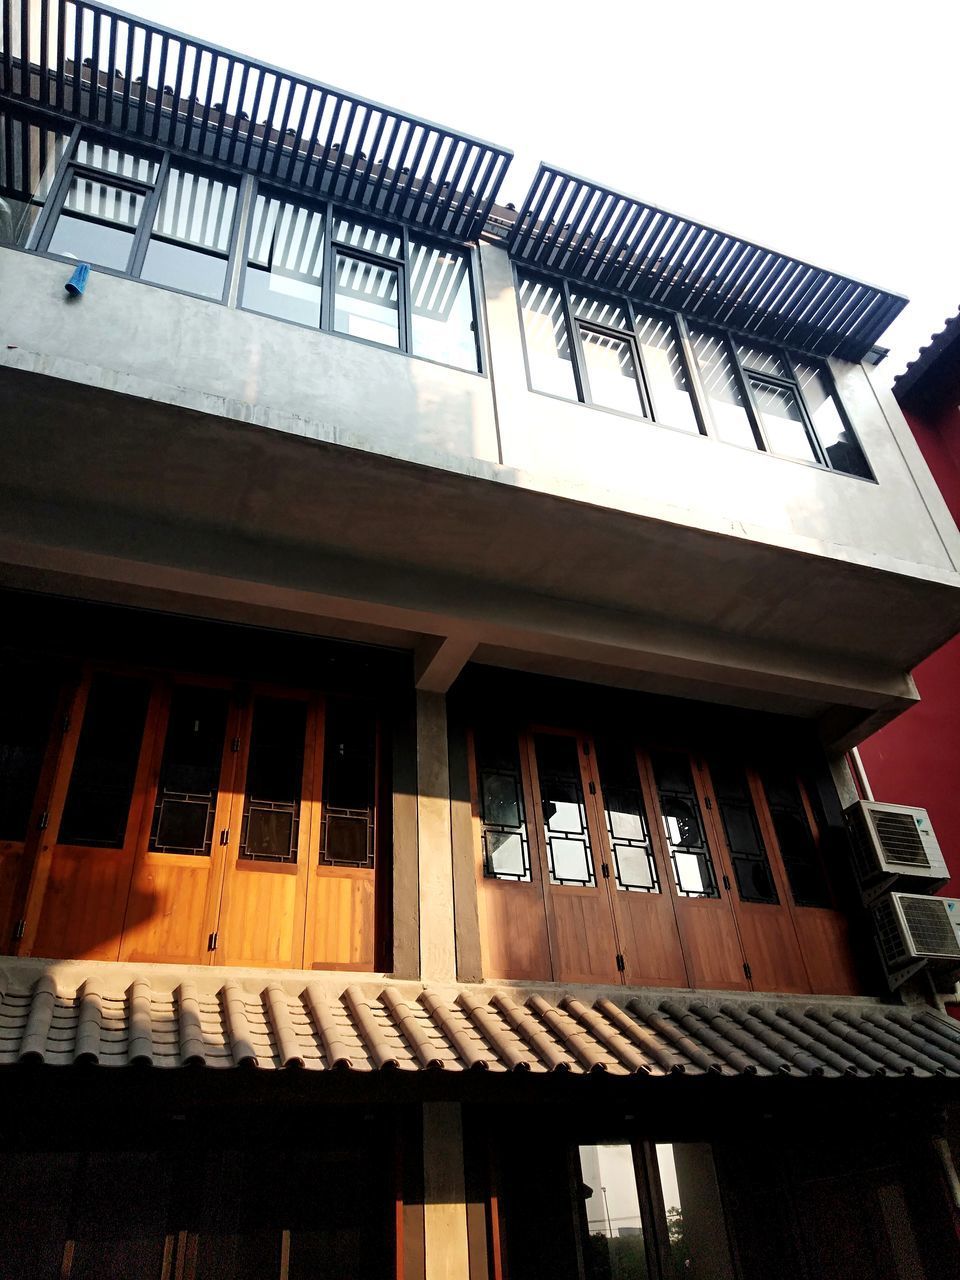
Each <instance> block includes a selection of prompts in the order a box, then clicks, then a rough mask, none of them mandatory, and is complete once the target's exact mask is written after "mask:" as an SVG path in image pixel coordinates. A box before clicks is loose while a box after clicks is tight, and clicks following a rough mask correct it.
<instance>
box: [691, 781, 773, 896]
mask: <svg viewBox="0 0 960 1280" xmlns="http://www.w3.org/2000/svg"><path fill="white" fill-rule="evenodd" d="M708 769H709V771H710V780H711V782H712V783H713V794H714V799H715V800H716V804H717V810H718V812H719V814H720V820H721V823H722V824H723V833H724V836H725V837H726V841H727V848H728V849H729V850H730V862H731V864H732V866H733V874H734V877H735V879H736V882H737V892H738V893H739V895H740V898H741V901H743V902H762V903H769V904H770V905H777V904H778V903H779V901H780V899H779V897H778V895H777V889H776V885H775V884H774V883H773V873H772V872H771V870H770V862H769V859H768V857H767V849H766V845H765V844H764V841H763V835H762V834H761V831H760V822H759V819H758V818H757V812H756V809H755V807H754V803H753V797H752V796H751V794H750V783H749V781H748V780H747V775H746V772H745V770H744V768H743V766H742V765H739V764H735V763H732V762H730V761H726V760H720V759H717V758H716V757H715V758H713V759H711V760H709V761H708Z"/></svg>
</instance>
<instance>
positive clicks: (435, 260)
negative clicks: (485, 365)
mask: <svg viewBox="0 0 960 1280" xmlns="http://www.w3.org/2000/svg"><path fill="white" fill-rule="evenodd" d="M410 305H411V309H412V315H411V340H412V344H413V354H414V355H416V356H426V357H428V359H430V360H438V361H439V362H440V363H441V364H449V365H453V366H454V367H455V368H457V369H470V370H473V371H476V369H477V367H478V366H477V335H476V326H475V325H474V321H473V297H472V294H471V289H470V262H469V258H468V257H467V255H466V254H465V253H460V252H457V251H455V250H453V249H441V248H439V247H437V246H436V245H429V244H422V243H419V242H418V241H416V240H414V239H413V238H411V240H410Z"/></svg>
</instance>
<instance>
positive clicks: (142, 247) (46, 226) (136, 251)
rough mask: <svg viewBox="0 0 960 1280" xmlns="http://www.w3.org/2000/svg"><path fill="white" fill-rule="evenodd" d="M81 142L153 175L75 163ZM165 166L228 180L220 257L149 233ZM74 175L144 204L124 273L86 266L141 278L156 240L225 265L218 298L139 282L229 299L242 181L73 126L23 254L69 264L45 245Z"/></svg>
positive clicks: (166, 172) (159, 151)
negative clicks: (151, 169)
mask: <svg viewBox="0 0 960 1280" xmlns="http://www.w3.org/2000/svg"><path fill="white" fill-rule="evenodd" d="M81 141H87V142H94V143H99V144H101V145H103V146H105V147H111V148H114V149H116V150H120V151H125V152H127V153H129V154H131V155H134V156H138V157H140V158H142V159H144V160H148V161H152V162H153V163H155V164H156V165H157V172H156V176H155V177H154V178H153V180H152V181H150V180H147V179H141V178H131V177H127V176H126V175H123V174H114V173H111V172H110V171H109V170H108V169H101V168H98V167H97V166H96V165H89V164H85V163H83V162H82V161H79V160H77V158H76V155H77V149H78V147H79V145H80V142H81ZM171 168H173V169H176V170H179V171H181V172H184V173H190V174H194V175H197V176H200V177H206V178H209V179H210V180H212V181H217V182H224V183H227V182H230V181H231V180H232V181H233V182H234V183H235V184H236V189H237V198H236V201H235V205H234V210H233V214H232V219H231V227H230V247H229V249H228V250H227V251H226V252H225V253H224V252H223V251H221V250H218V249H210V248H207V247H206V246H205V245H194V244H189V243H188V242H186V241H182V240H178V239H176V238H175V237H171V236H168V235H164V234H163V233H162V232H156V231H155V230H154V228H155V224H156V221H157V214H158V212H159V207H160V200H161V198H162V196H163V192H164V190H165V188H166V183H167V178H168V176H169V173H170V170H171ZM75 175H79V176H80V177H83V178H86V179H87V180H89V181H92V182H102V183H104V184H105V185H107V186H114V187H118V188H120V189H121V190H124V191H131V192H134V193H135V194H138V195H141V196H142V197H143V200H144V204H143V209H142V210H141V213H140V217H139V220H138V222H137V225H136V227H135V228H134V231H133V241H132V244H131V249H130V256H129V258H128V260H127V265H126V268H125V269H124V270H120V269H119V268H117V267H108V266H104V265H101V264H100V263H92V264H91V266H92V268H93V269H94V270H96V271H102V272H105V273H106V274H107V275H112V276H117V277H119V278H120V279H124V280H141V272H142V271H143V265H144V261H145V259H146V256H147V250H148V248H149V247H150V242H151V240H154V239H156V240H158V241H161V242H162V243H164V244H172V245H179V246H181V247H183V248H187V249H189V250H190V251H191V252H194V253H203V254H206V255H208V256H209V257H211V258H219V259H220V260H221V261H223V262H225V264H226V270H225V271H224V283H223V289H222V291H221V294H220V297H219V298H211V297H209V296H208V295H205V294H199V293H194V292H192V291H191V290H189V289H180V288H178V287H177V286H176V285H169V284H162V283H160V282H158V281H153V280H143V281H142V283H143V284H148V285H150V286H151V287H153V288H158V289H169V290H171V292H173V293H180V294H183V295H185V296H186V297H190V298H203V299H204V300H205V301H207V302H214V303H220V304H224V303H226V302H227V300H228V298H229V295H230V284H231V274H232V266H233V263H234V261H235V257H236V253H237V241H238V236H239V231H240V224H241V208H242V204H243V183H242V179H241V178H240V177H239V176H238V175H236V174H229V173H227V171H225V170H220V169H217V168H216V167H215V166H210V165H204V164H195V163H193V162H192V161H181V160H180V158H179V157H177V156H174V155H173V154H172V153H171V152H170V151H165V150H163V149H162V148H155V147H150V146H144V145H142V144H141V143H139V142H136V141H130V140H127V139H126V138H124V137H122V136H119V135H117V134H113V133H101V132H99V131H98V130H96V129H95V128H94V129H91V128H89V127H87V126H82V125H77V126H76V127H75V128H74V129H73V132H72V134H71V136H70V141H69V143H68V145H67V147H66V148H65V149H64V153H63V155H62V156H61V158H60V162H59V165H58V169H57V174H56V177H55V178H54V180H53V183H52V184H51V188H50V192H49V194H48V196H47V199H46V201H45V202H44V205H43V207H42V209H41V212H40V216H39V217H38V219H37V222H36V224H35V226H34V229H33V233H32V235H31V237H30V238H31V241H32V245H27V246H25V247H26V248H27V250H28V252H33V253H38V254H43V255H44V256H46V257H49V258H55V259H56V260H57V261H59V262H74V261H75V259H73V258H68V257H66V256H65V255H64V254H60V253H57V252H56V251H55V250H51V249H50V241H51V240H52V238H53V235H54V233H55V231H56V228H57V224H58V222H59V220H60V216H61V214H62V212H63V206H64V204H65V202H66V199H67V195H68V193H69V191H70V185H71V182H72V180H73V178H74V176H75ZM69 213H70V216H71V217H77V218H81V219H83V220H84V221H87V222H94V223H97V224H99V225H109V224H104V223H102V222H101V220H100V219H98V218H92V217H90V216H89V215H87V214H84V213H77V212H75V211H73V210H71V211H69ZM33 246H35V247H33Z"/></svg>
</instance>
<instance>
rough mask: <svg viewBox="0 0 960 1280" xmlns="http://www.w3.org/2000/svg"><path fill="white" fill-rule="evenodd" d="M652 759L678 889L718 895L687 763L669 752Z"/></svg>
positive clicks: (689, 894)
mask: <svg viewBox="0 0 960 1280" xmlns="http://www.w3.org/2000/svg"><path fill="white" fill-rule="evenodd" d="M652 760H653V772H654V776H655V778H656V782H657V793H658V795H659V798H660V813H661V816H662V819H663V830H664V833H665V835H666V837H667V844H668V846H669V848H670V861H671V864H672V866H673V878H674V882H675V884H676V886H677V892H678V893H679V894H681V895H682V896H683V897H689V898H716V897H719V889H718V887H717V878H716V875H715V873H714V868H713V858H712V857H711V856H710V850H709V848H708V846H707V837H706V832H705V831H704V827H703V819H702V817H701V814H700V803H699V801H698V799H697V793H696V789H695V788H694V785H693V775H692V773H691V771H690V763H689V761H688V760H687V758H686V757H685V756H682V755H680V753H679V752H670V751H658V752H656V753H655V754H654V755H653V757H652Z"/></svg>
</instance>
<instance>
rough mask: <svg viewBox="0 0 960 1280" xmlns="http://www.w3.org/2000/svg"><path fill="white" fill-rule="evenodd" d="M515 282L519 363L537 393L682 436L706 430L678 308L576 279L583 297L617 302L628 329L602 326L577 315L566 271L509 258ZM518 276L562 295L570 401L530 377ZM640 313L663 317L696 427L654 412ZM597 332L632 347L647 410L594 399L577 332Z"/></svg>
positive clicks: (640, 393) (528, 385) (686, 339)
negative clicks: (534, 267)
mask: <svg viewBox="0 0 960 1280" xmlns="http://www.w3.org/2000/svg"><path fill="white" fill-rule="evenodd" d="M512 267H513V282H514V292H515V295H516V299H517V312H518V316H519V320H520V336H521V343H522V347H523V363H524V369H525V371H526V375H527V389H528V390H529V391H532V392H533V393H534V394H535V395H543V396H549V397H551V398H552V399H554V400H563V401H565V402H566V403H567V404H584V405H587V406H588V407H589V408H591V409H599V410H600V411H601V412H603V413H614V414H616V415H617V416H618V417H621V418H630V419H633V420H636V421H639V422H652V423H655V424H656V425H657V426H658V427H666V428H668V429H669V430H671V431H679V432H680V433H681V434H683V435H687V436H692V435H706V434H707V430H706V420H705V419H704V416H703V413H702V412H701V406H700V401H699V397H698V393H699V385H700V384H699V379H698V378H697V380H696V381H695V375H696V373H697V370H696V364H695V362H694V361H693V359H692V355H691V352H690V343H689V337H688V335H687V333H686V331H685V329H684V328H683V327H682V323H681V319H680V317H679V316H678V315H677V314H676V312H673V311H668V310H666V309H665V308H664V307H658V306H656V305H655V304H650V305H647V304H644V305H643V306H638V305H637V304H636V303H634V301H633V300H632V299H631V298H627V297H626V296H625V295H623V294H617V293H611V292H610V291H609V290H607V289H591V288H590V285H589V282H583V283H582V284H580V283H579V282H575V283H576V285H577V289H578V291H579V292H581V293H582V294H583V295H584V296H587V297H590V298H595V299H596V300H597V301H598V302H609V303H610V304H611V305H613V306H616V307H619V308H620V309H621V310H622V311H624V312H625V314H626V316H627V319H628V322H629V328H626V329H617V328H616V327H615V326H612V325H604V324H601V323H598V322H597V321H595V320H590V319H584V318H582V317H580V316H578V315H577V314H576V311H575V309H574V306H573V301H572V298H571V287H570V281H569V280H567V279H566V278H565V277H564V276H556V275H552V274H551V273H550V272H547V271H538V270H530V269H528V268H526V267H524V266H523V265H522V264H520V263H516V262H513V263H512ZM521 278H523V279H526V280H531V281H535V282H538V283H540V284H545V285H547V286H549V287H550V288H552V289H556V290H557V291H558V292H559V294H560V300H561V306H562V308H563V320H564V324H565V325H566V327H567V339H568V343H569V346H570V352H571V362H570V363H571V365H572V367H573V380H574V385H575V386H576V390H577V399H576V400H572V399H571V398H570V397H569V396H564V395H560V394H559V392H556V391H541V390H539V389H538V388H537V387H535V386H534V385H533V376H532V371H531V366H530V357H529V353H528V351H527V338H526V330H525V327H524V320H523V303H522V301H521V298H520V282H521ZM638 316H652V317H655V318H656V319H658V320H663V321H664V322H665V323H666V324H667V326H668V328H669V331H670V334H671V336H672V338H673V341H674V343H675V345H676V349H677V355H678V357H679V359H680V365H681V368H682V370H683V374H684V377H685V379H686V383H687V392H688V394H689V396H690V403H691V406H692V408H693V414H694V419H695V421H696V424H697V430H696V432H693V431H689V430H687V429H686V428H684V427H677V426H674V425H673V423H671V422H668V421H666V420H665V419H661V418H659V417H657V404H656V397H655V395H654V393H653V388H652V385H651V380H650V377H649V374H648V373H647V368H646V363H645V361H644V359H643V350H642V347H641V344H640V340H639V338H638V336H637V334H638ZM581 326H582V327H583V328H585V329H587V330H589V331H590V332H592V333H597V334H599V335H600V336H602V337H605V338H612V339H615V340H616V341H619V342H626V343H628V344H629V346H630V351H631V355H632V356H633V360H634V367H635V369H636V381H637V384H638V388H637V390H638V394H639V399H640V403H641V406H642V408H643V409H644V410H645V412H642V413H629V412H627V410H625V409H615V408H612V407H611V406H610V405H606V404H601V403H599V402H598V401H596V400H594V399H593V396H592V394H591V391H590V375H589V370H588V368H587V363H586V357H585V355H584V351H583V339H582V337H581V334H580V327H581Z"/></svg>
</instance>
